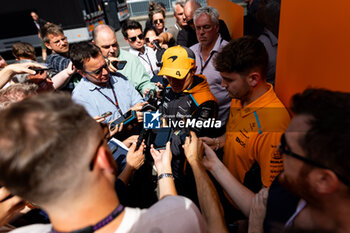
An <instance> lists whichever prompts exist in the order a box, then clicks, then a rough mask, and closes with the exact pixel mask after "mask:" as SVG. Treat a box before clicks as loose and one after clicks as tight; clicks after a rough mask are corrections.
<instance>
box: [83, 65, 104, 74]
mask: <svg viewBox="0 0 350 233" xmlns="http://www.w3.org/2000/svg"><path fill="white" fill-rule="evenodd" d="M103 69H106V70H108V64H107V63H105V64H104V65H103V66H101V67H100V68H99V69H98V70H95V71H86V70H84V72H85V73H87V74H92V75H97V76H98V75H100V74H101V73H102V70H103Z"/></svg>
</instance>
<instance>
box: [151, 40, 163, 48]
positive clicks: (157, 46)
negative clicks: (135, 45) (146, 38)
mask: <svg viewBox="0 0 350 233" xmlns="http://www.w3.org/2000/svg"><path fill="white" fill-rule="evenodd" d="M152 44H154V46H155V47H156V49H158V50H162V47H160V44H159V42H158V41H156V40H154V41H152Z"/></svg>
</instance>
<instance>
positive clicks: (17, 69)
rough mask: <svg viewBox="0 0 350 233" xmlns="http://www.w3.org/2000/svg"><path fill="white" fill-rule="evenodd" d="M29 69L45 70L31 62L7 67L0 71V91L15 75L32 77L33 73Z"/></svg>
mask: <svg viewBox="0 0 350 233" xmlns="http://www.w3.org/2000/svg"><path fill="white" fill-rule="evenodd" d="M29 67H35V68H46V67H45V66H42V65H39V64H38V63H31V62H28V63H18V64H12V65H8V66H6V67H5V68H4V69H2V70H1V71H0V89H1V88H3V87H4V86H5V85H6V83H7V82H9V81H10V80H11V78H12V77H13V76H14V75H15V74H23V73H28V74H33V75H34V74H35V71H34V70H31V69H29Z"/></svg>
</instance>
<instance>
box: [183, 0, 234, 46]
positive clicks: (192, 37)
mask: <svg viewBox="0 0 350 233" xmlns="http://www.w3.org/2000/svg"><path fill="white" fill-rule="evenodd" d="M198 8H201V4H200V3H199V2H197V1H196V0H189V1H187V2H186V4H185V7H184V13H185V17H186V22H187V25H186V26H185V27H184V28H183V29H182V30H181V31H180V32H179V34H178V35H177V43H178V44H179V45H182V46H186V47H191V46H192V45H194V44H197V43H198V40H197V36H196V30H195V27H194V22H193V16H194V12H195V11H196V10H197V9H198ZM219 33H220V34H221V36H222V38H224V40H226V41H230V40H231V36H230V32H229V31H228V29H227V26H226V24H225V22H224V21H223V20H221V19H220V20H219Z"/></svg>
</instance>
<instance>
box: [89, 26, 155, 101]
mask: <svg viewBox="0 0 350 233" xmlns="http://www.w3.org/2000/svg"><path fill="white" fill-rule="evenodd" d="M92 35H93V41H92V42H93V43H94V44H96V45H97V46H98V47H99V48H100V49H101V52H102V55H103V57H105V58H107V59H109V60H110V61H117V60H120V61H127V63H126V65H125V67H124V69H122V70H117V69H116V67H114V66H113V65H109V70H110V71H111V72H119V73H121V74H122V75H124V76H125V77H126V78H127V79H128V80H129V81H130V82H131V83H132V84H133V85H134V87H135V89H136V90H137V91H138V92H139V93H140V94H141V95H142V96H144V95H145V94H147V93H148V92H149V91H151V90H153V91H155V90H156V86H155V85H154V83H152V82H151V81H150V76H149V75H148V73H147V72H146V70H145V68H144V66H143V65H142V64H141V62H140V61H139V59H138V58H137V57H136V56H135V55H133V54H131V53H129V52H127V51H125V50H123V49H120V48H119V45H118V41H117V37H116V35H115V32H114V29H112V28H111V27H110V26H108V25H105V24H101V25H98V26H97V27H96V28H95V29H94V31H93V34H92Z"/></svg>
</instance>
